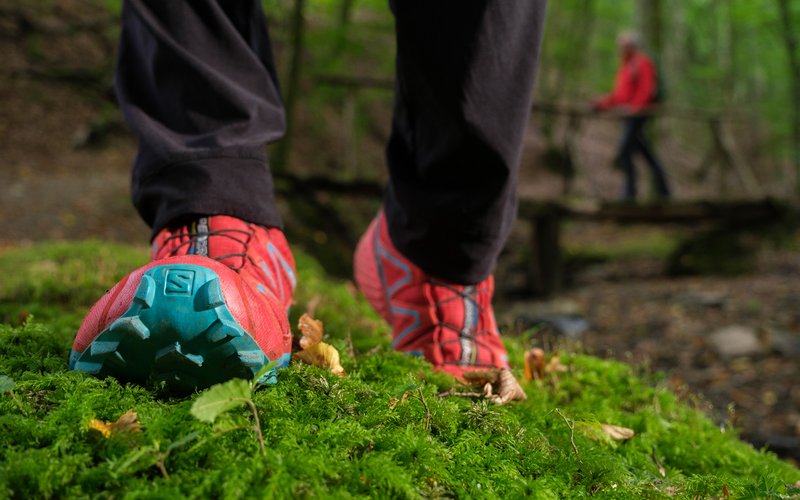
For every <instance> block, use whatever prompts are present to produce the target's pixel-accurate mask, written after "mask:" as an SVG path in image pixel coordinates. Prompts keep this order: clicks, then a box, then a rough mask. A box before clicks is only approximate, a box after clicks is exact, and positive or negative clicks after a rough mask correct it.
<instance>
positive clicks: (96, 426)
mask: <svg viewBox="0 0 800 500" xmlns="http://www.w3.org/2000/svg"><path fill="white" fill-rule="evenodd" d="M88 427H89V433H94V434H99V435H100V436H102V437H104V438H105V439H109V438H111V437H113V436H119V435H123V434H130V433H134V432H139V431H140V430H141V428H142V424H140V423H139V415H137V414H136V412H135V411H133V410H128V411H126V412H125V413H123V414H122V415H121V416H120V417H119V418H118V419H117V421H116V422H114V423H111V422H106V421H104V420H100V419H99V418H93V419H92V420H90V421H89V425H88Z"/></svg>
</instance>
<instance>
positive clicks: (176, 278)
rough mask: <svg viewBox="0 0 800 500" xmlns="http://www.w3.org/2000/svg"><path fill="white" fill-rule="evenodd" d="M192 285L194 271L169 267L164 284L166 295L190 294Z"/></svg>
mask: <svg viewBox="0 0 800 500" xmlns="http://www.w3.org/2000/svg"><path fill="white" fill-rule="evenodd" d="M193 286H194V271H190V270H189V269H170V270H169V271H167V280H166V284H165V286H164V293H165V294H166V295H191V294H192V288H193Z"/></svg>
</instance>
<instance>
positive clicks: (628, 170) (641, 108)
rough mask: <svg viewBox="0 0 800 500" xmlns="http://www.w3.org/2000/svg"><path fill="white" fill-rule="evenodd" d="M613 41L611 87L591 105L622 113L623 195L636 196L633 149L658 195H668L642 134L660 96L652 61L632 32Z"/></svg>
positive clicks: (619, 159)
mask: <svg viewBox="0 0 800 500" xmlns="http://www.w3.org/2000/svg"><path fill="white" fill-rule="evenodd" d="M617 45H618V47H619V53H620V56H621V58H622V62H621V65H620V68H619V71H618V72H617V77H616V82H615V84H614V90H612V91H611V93H610V94H608V95H607V96H604V97H602V98H600V99H598V100H596V101H595V102H594V103H593V107H594V109H595V110H597V111H604V110H608V109H617V110H619V111H621V112H623V113H624V114H625V115H626V116H625V119H624V121H623V131H622V140H621V141H620V143H619V147H618V149H617V159H616V161H617V162H618V164H619V166H620V168H621V169H622V171H623V172H624V173H625V191H624V199H625V200H629V201H632V200H634V199H636V170H635V166H634V164H633V155H634V153H636V152H639V153H641V155H642V156H643V157H644V159H645V160H646V161H647V163H648V164H649V165H650V170H651V171H652V173H653V178H654V181H655V187H656V191H657V193H658V195H659V196H661V197H662V198H669V196H670V189H669V186H668V185H667V178H666V174H665V173H664V168H663V166H662V165H661V162H660V161H659V160H658V158H657V157H656V153H655V151H654V150H653V147H652V146H651V145H650V143H649V141H648V140H647V138H646V137H645V134H644V127H645V124H646V123H647V120H648V119H649V118H650V115H649V113H648V111H649V108H650V107H651V105H652V104H653V103H654V102H657V101H658V100H660V97H661V94H662V93H663V89H662V88H660V87H661V85H660V84H659V81H660V78H659V75H658V73H657V68H656V65H655V64H654V63H653V61H652V60H651V59H650V58H649V57H648V56H647V54H645V53H644V52H643V51H642V50H641V48H640V46H641V45H640V43H639V37H638V36H637V35H636V34H634V33H623V34H621V35H620V36H619V37H618V38H617Z"/></svg>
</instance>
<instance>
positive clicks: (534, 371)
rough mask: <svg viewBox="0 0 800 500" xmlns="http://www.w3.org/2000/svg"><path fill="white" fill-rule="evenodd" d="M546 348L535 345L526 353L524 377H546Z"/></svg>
mask: <svg viewBox="0 0 800 500" xmlns="http://www.w3.org/2000/svg"><path fill="white" fill-rule="evenodd" d="M544 365H545V360H544V350H542V349H540V348H538V347H535V348H533V349H530V350H528V351H527V352H526V353H525V371H524V378H525V380H527V381H531V380H533V379H535V378H536V379H542V378H544Z"/></svg>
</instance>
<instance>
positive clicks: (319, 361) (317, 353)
mask: <svg viewBox="0 0 800 500" xmlns="http://www.w3.org/2000/svg"><path fill="white" fill-rule="evenodd" d="M293 356H294V357H295V358H297V359H299V360H300V361H302V362H304V363H308V364H309V365H314V366H319V367H320V368H328V369H329V370H330V371H331V373H333V374H334V375H338V376H340V377H343V376H344V375H345V373H344V368H343V367H342V365H341V362H340V361H339V351H337V350H336V348H335V347H333V346H332V345H329V344H326V343H325V342H318V343H316V344H314V345H312V346H311V347H309V348H308V349H305V350H302V351H299V352H296V353H294V354H293Z"/></svg>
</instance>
